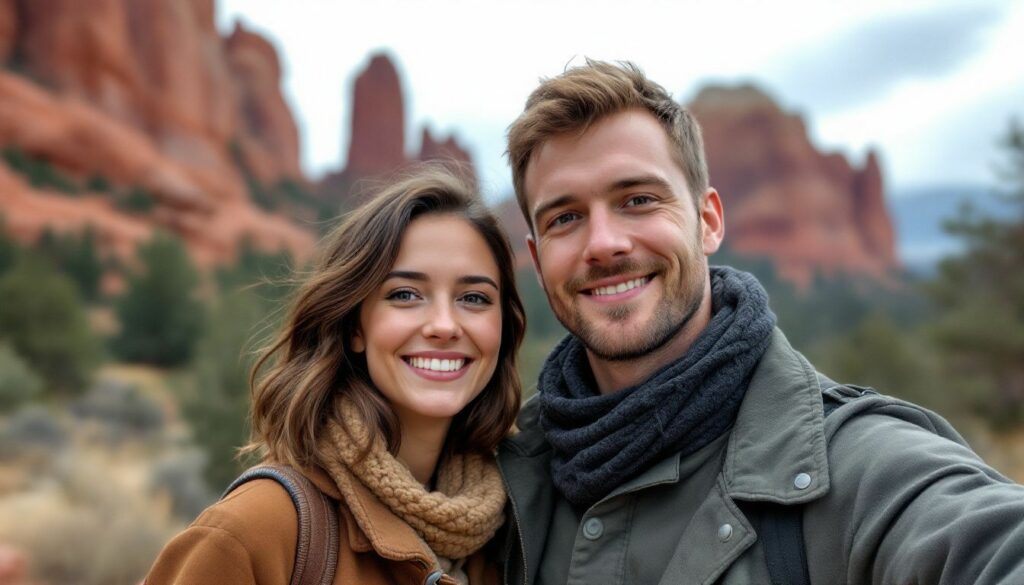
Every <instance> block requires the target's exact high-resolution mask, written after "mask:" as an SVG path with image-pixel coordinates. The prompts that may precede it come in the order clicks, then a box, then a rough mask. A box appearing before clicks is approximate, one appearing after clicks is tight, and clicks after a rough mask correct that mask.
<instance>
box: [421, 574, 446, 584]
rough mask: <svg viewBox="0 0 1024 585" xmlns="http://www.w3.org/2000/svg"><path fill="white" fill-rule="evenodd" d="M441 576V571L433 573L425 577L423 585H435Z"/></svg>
mask: <svg viewBox="0 0 1024 585" xmlns="http://www.w3.org/2000/svg"><path fill="white" fill-rule="evenodd" d="M443 576H444V573H442V572H441V571H434V572H433V573H431V574H429V575H427V580H426V581H424V582H423V585H437V582H438V581H440V580H441V577H443Z"/></svg>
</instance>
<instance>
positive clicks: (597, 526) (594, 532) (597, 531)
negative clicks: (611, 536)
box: [583, 518, 604, 540]
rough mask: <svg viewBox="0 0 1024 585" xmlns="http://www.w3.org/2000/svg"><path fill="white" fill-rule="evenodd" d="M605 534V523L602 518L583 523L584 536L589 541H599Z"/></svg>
mask: <svg viewBox="0 0 1024 585" xmlns="http://www.w3.org/2000/svg"><path fill="white" fill-rule="evenodd" d="M602 534H604V522H601V519H600V518H590V519H589V520H587V521H586V522H584V523H583V536H585V537H586V538H587V540H597V539H598V538H601V535H602Z"/></svg>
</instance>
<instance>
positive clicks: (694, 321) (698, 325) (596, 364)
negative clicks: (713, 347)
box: [587, 290, 711, 394]
mask: <svg viewBox="0 0 1024 585" xmlns="http://www.w3.org/2000/svg"><path fill="white" fill-rule="evenodd" d="M707 294H708V296H707V297H706V298H705V299H704V302H702V303H701V306H700V308H699V309H697V312H696V313H694V314H693V316H692V317H691V318H690V320H689V322H688V323H686V325H684V326H683V328H682V329H680V330H679V332H678V333H676V335H675V336H674V337H673V338H672V339H670V340H669V342H668V343H666V344H664V345H662V346H661V347H659V348H658V349H656V350H654V351H652V352H650V353H648V354H646V355H644V356H641V357H639V358H637V359H634V360H623V361H609V360H605V359H602V358H600V357H598V356H596V355H594V354H593V353H592V352H591V351H590V350H589V349H588V350H587V361H588V362H589V363H590V370H591V372H593V374H594V381H595V382H597V391H598V392H600V393H601V394H611V393H613V392H618V391H619V390H623V389H625V388H630V387H632V386H636V385H638V384H640V383H642V382H643V381H645V380H647V379H648V378H650V377H651V376H652V375H653V374H654V373H655V372H657V371H658V370H660V369H661V368H663V367H665V366H666V365H668V364H670V363H672V362H674V361H676V360H678V359H680V358H681V357H683V356H684V355H686V352H687V351H689V349H690V346H692V345H693V342H694V341H696V340H697V337H698V336H700V334H701V332H702V331H704V328H705V327H707V325H708V323H709V322H710V321H711V295H710V290H708V293H707Z"/></svg>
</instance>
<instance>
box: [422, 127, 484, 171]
mask: <svg viewBox="0 0 1024 585" xmlns="http://www.w3.org/2000/svg"><path fill="white" fill-rule="evenodd" d="M419 160H421V161H424V162H426V161H441V162H444V163H451V164H452V166H453V168H455V169H458V170H459V171H461V172H462V173H463V175H464V177H465V178H466V179H467V180H468V181H470V182H471V183H472V184H473V185H476V184H477V178H476V171H475V170H474V166H473V158H472V157H471V156H470V154H469V151H468V150H466V149H465V148H463V147H462V146H461V145H459V142H458V140H457V139H456V138H455V135H454V134H453V135H450V136H448V138H445V139H443V140H441V139H437V138H434V133H433V132H432V131H431V130H430V127H429V126H424V127H423V137H422V141H421V142H420V155H419Z"/></svg>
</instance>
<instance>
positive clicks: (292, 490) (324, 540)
mask: <svg viewBox="0 0 1024 585" xmlns="http://www.w3.org/2000/svg"><path fill="white" fill-rule="evenodd" d="M254 479H272V480H274V481H276V482H277V483H279V484H281V486H282V487H284V489H285V491H287V492H288V495H289V496H290V497H291V499H292V504H293V505H294V506H295V511H296V512H297V514H298V517H299V531H298V539H297V542H296V546H295V568H294V569H293V570H292V579H291V585H331V584H332V583H333V582H334V573H335V571H336V570H337V567H338V508H337V504H336V503H335V502H334V501H333V500H332V499H331V498H330V497H329V496H328V495H327V494H325V493H323V491H321V490H320V489H319V488H318V487H316V485H315V484H314V483H313V482H311V481H309V479H308V478H306V476H304V475H302V474H301V473H300V472H298V471H296V470H295V469H293V468H291V467H287V466H284V465H259V466H256V467H252V468H250V469H248V470H247V471H245V472H244V473H242V475H240V476H238V478H237V479H236V480H235V481H233V482H231V485H229V486H228V489H226V490H224V494H223V495H222V496H221V498H222V499H223V498H224V497H226V496H227V495H228V494H230V493H231V492H232V491H234V490H235V489H236V488H238V487H239V486H241V485H242V484H245V483H247V482H250V481H252V480H254Z"/></svg>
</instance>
